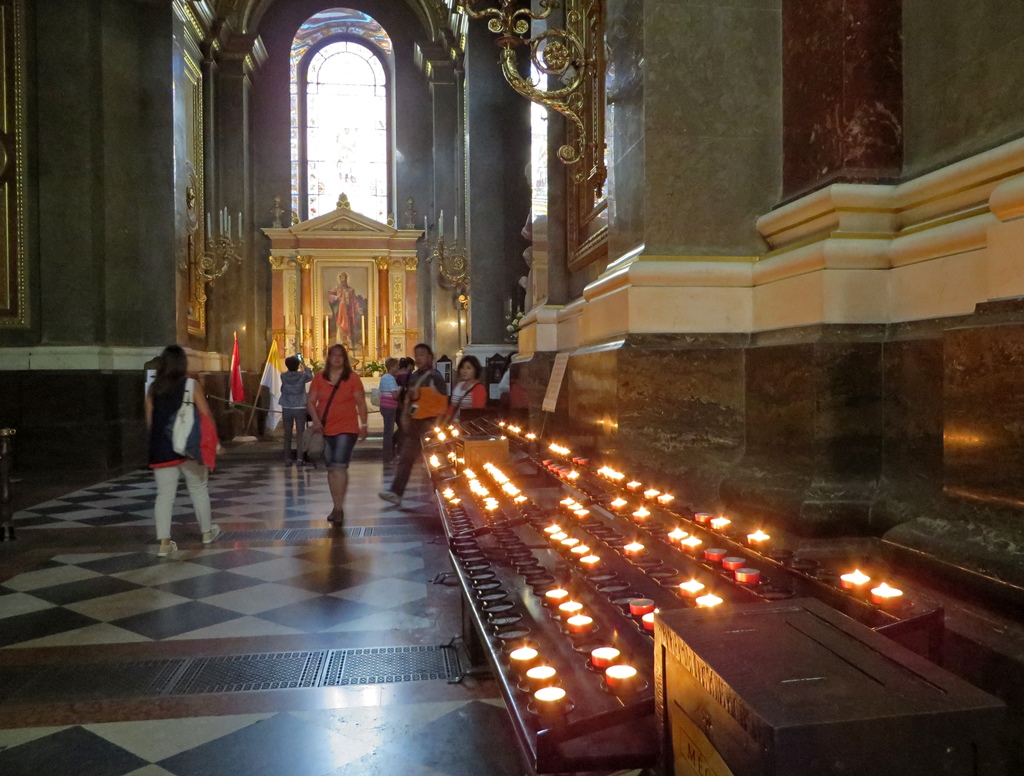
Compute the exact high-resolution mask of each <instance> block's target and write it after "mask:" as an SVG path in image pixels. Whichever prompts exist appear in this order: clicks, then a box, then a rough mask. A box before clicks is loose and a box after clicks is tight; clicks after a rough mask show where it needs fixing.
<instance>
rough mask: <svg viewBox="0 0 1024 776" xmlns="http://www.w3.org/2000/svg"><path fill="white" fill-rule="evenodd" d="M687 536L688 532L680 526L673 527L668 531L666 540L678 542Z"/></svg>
mask: <svg viewBox="0 0 1024 776" xmlns="http://www.w3.org/2000/svg"><path fill="white" fill-rule="evenodd" d="M687 536H689V534H688V533H686V531H684V530H683V529H682V528H673V529H672V530H671V531H669V532H668V540H669V541H670V542H672V543H674V544H678V543H679V542H681V541H682V540H683V539H685V538H686V537H687Z"/></svg>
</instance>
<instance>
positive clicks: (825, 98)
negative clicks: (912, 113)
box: [782, 0, 903, 198]
mask: <svg viewBox="0 0 1024 776" xmlns="http://www.w3.org/2000/svg"><path fill="white" fill-rule="evenodd" d="M782 21H783V30H782V40H783V51H782V62H783V83H784V90H783V114H784V131H783V167H784V181H785V190H784V194H783V196H784V197H785V198H792V197H794V196H797V195H799V194H803V193H806V192H808V191H811V190H814V189H817V188H820V187H821V186H824V185H827V184H829V183H836V182H840V181H845V182H863V183H878V182H882V181H888V180H895V179H897V178H898V177H899V175H900V172H901V167H902V164H903V59H902V54H903V51H902V40H901V31H902V2H900V0H821V2H814V3H807V2H801V0H783V2H782Z"/></svg>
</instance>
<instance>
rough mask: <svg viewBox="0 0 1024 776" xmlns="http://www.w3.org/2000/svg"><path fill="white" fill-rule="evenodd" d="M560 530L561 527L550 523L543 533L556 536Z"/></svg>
mask: <svg viewBox="0 0 1024 776" xmlns="http://www.w3.org/2000/svg"><path fill="white" fill-rule="evenodd" d="M561 530H562V526H560V525H558V524H557V523H552V524H551V525H549V526H548V527H547V528H545V529H544V533H546V534H556V533H558V532H559V531H561Z"/></svg>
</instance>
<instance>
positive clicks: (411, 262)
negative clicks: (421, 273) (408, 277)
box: [405, 256, 420, 271]
mask: <svg viewBox="0 0 1024 776" xmlns="http://www.w3.org/2000/svg"><path fill="white" fill-rule="evenodd" d="M419 263H420V260H419V259H418V258H416V257H415V256H406V257H405V268H406V269H407V270H409V271H412V270H414V269H416V267H417V266H419Z"/></svg>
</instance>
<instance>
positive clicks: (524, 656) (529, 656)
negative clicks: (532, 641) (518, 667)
mask: <svg viewBox="0 0 1024 776" xmlns="http://www.w3.org/2000/svg"><path fill="white" fill-rule="evenodd" d="M539 654H540V653H539V652H538V651H537V650H535V649H534V648H533V647H520V648H519V649H514V650H512V652H511V653H509V657H510V658H512V659H513V660H533V659H534V658H535V657H537V655H539Z"/></svg>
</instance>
